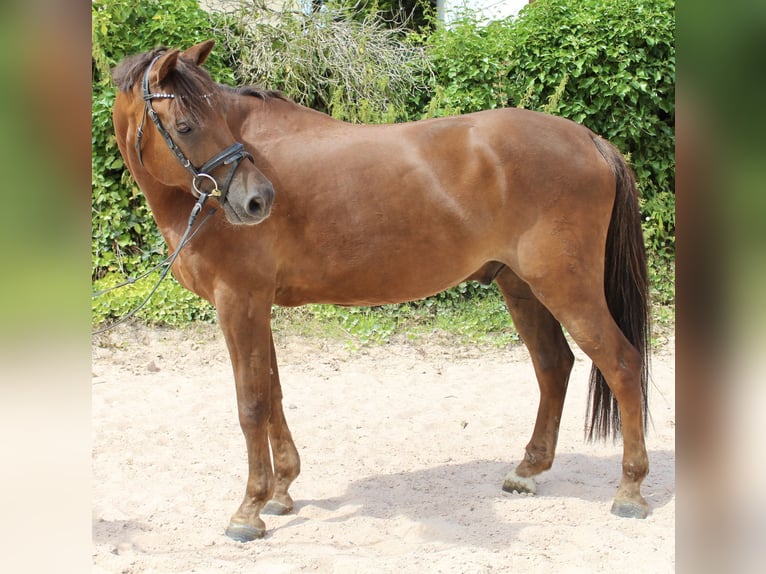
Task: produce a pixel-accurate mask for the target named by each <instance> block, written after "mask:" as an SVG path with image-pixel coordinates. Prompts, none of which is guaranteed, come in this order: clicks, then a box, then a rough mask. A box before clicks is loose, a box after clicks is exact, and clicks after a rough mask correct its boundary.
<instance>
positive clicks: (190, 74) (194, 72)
mask: <svg viewBox="0 0 766 574" xmlns="http://www.w3.org/2000/svg"><path fill="white" fill-rule="evenodd" d="M166 51H167V48H165V47H159V48H155V49H154V50H151V51H150V52H145V53H143V54H136V55H134V56H129V57H127V58H125V59H124V60H123V61H122V62H120V63H119V64H118V65H117V66H115V67H114V68H113V69H112V80H113V81H114V83H115V84H116V85H117V87H118V88H119V89H120V90H121V91H123V92H130V91H132V90H133V86H134V85H135V84H136V82H140V81H141V79H142V78H143V74H144V72H146V67H147V66H148V65H149V63H150V62H151V61H152V60H153V59H154V57H155V56H158V55H160V54H162V53H164V52H166ZM153 89H154V90H156V88H153ZM162 90H163V91H164V92H167V93H170V94H174V95H175V96H176V97H175V98H174V99H173V104H172V105H174V106H177V107H178V111H180V112H183V113H187V114H190V115H192V116H199V114H200V112H201V110H202V106H203V105H207V103H208V98H209V97H210V96H212V95H213V94H215V91H216V83H215V82H214V81H213V79H212V78H211V77H210V74H208V73H207V72H206V71H205V70H204V69H202V68H200V67H199V66H196V65H194V64H192V63H191V62H189V61H187V60H186V59H184V58H178V63H177V64H176V66H175V68H174V69H173V70H172V71H171V72H170V73H169V74H168V75H167V76H166V77H165V79H164V80H163V82H162Z"/></svg>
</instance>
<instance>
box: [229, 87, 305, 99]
mask: <svg viewBox="0 0 766 574" xmlns="http://www.w3.org/2000/svg"><path fill="white" fill-rule="evenodd" d="M218 87H219V88H221V89H222V90H224V91H225V92H229V93H230V94H235V95H238V96H252V97H254V98H260V99H261V100H264V101H268V100H271V99H277V100H283V101H285V102H290V101H292V100H290V98H288V97H287V96H286V95H284V94H283V93H282V92H280V91H279V90H267V89H264V88H261V87H260V86H252V85H250V86H237V87H236V88H233V87H231V86H227V85H225V84H218Z"/></svg>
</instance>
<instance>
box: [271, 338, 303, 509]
mask: <svg viewBox="0 0 766 574" xmlns="http://www.w3.org/2000/svg"><path fill="white" fill-rule="evenodd" d="M269 441H270V443H271V452H272V456H273V457H274V476H275V482H274V495H273V497H272V498H271V500H270V501H269V502H268V503H267V504H266V506H265V507H264V508H263V513H264V514H286V513H288V512H290V511H291V510H292V509H293V499H292V498H291V497H290V495H289V494H288V492H287V490H288V488H290V484H292V482H293V481H294V480H295V479H296V477H297V476H298V474H299V473H300V470H301V461H300V457H299V456H298V450H297V449H296V448H295V443H294V442H293V437H292V435H291V434H290V429H289V428H288V427H287V420H286V419H285V414H284V410H283V409H282V386H281V384H280V382H279V370H278V368H277V354H276V350H275V349H274V338H273V336H272V339H271V418H270V419H269Z"/></svg>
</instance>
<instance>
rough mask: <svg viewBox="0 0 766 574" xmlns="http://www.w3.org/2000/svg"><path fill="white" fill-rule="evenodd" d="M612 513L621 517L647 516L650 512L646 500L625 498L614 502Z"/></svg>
mask: <svg viewBox="0 0 766 574" xmlns="http://www.w3.org/2000/svg"><path fill="white" fill-rule="evenodd" d="M612 514H614V515H615V516H619V517H620V518H646V517H647V516H648V514H649V506H648V505H647V504H646V503H645V502H644V503H643V504H642V503H639V502H634V501H632V500H623V501H621V502H617V501H616V500H615V501H614V503H613V504H612Z"/></svg>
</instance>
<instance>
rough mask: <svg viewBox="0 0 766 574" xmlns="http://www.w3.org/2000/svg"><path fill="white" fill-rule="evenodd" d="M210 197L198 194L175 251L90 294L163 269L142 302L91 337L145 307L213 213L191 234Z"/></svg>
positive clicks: (96, 293)
mask: <svg viewBox="0 0 766 574" xmlns="http://www.w3.org/2000/svg"><path fill="white" fill-rule="evenodd" d="M208 197H210V194H208V193H200V195H199V198H198V199H197V203H195V204H194V207H193V208H192V210H191V214H190V215H189V222H188V223H187V224H186V231H184V234H183V236H181V240H180V241H179V242H178V247H177V248H176V250H175V251H174V252H173V253H171V254H170V255H168V256H167V257H166V258H165V259H163V260H162V261H160V262H159V263H158V264H157V265H155V266H154V267H152V268H151V269H149V270H148V271H145V272H144V273H142V274H141V275H139V276H138V277H132V278H130V279H128V280H127V281H125V282H123V283H120V284H119V285H114V286H113V287H109V288H107V289H102V290H101V291H96V292H95V293H93V294H92V298H95V297H99V296H101V295H104V294H106V293H109V292H110V291H114V290H115V289H120V288H122V287H125V286H127V285H132V284H133V283H136V282H137V281H140V280H141V279H144V278H146V277H148V276H149V275H151V274H152V273H153V272H154V271H156V270H157V269H159V268H161V267H164V269H163V270H162V273H161V274H160V278H159V279H158V280H157V283H156V284H155V285H154V287H152V290H151V291H149V294H148V295H147V296H146V297H145V298H144V300H143V301H141V303H140V304H139V305H138V306H137V307H136V308H135V309H133V310H132V311H131V312H130V313H128V314H127V315H125V316H124V317H122V318H120V319H118V320H117V321H115V322H114V323H111V324H109V325H107V326H105V327H101V328H100V329H97V330H96V331H93V332H92V333H91V335H100V334H101V333H104V332H106V331H109V330H111V329H114V328H115V327H116V326H117V325H121V324H122V323H124V322H125V321H127V320H128V319H130V318H131V317H133V316H134V315H135V314H136V313H138V312H139V311H140V310H141V309H143V308H144V306H146V304H147V303H148V302H149V299H151V298H152V295H154V293H155V292H156V291H157V289H158V288H159V286H160V284H161V283H162V281H163V280H164V279H165V277H167V275H168V273H169V272H170V268H171V267H172V266H173V263H174V262H175V260H176V258H177V257H178V254H179V253H181V249H183V248H184V247H185V246H186V245H188V244H189V242H190V241H191V240H192V239H194V236H195V235H197V232H198V231H199V230H200V229H202V226H203V225H205V223H206V222H207V220H208V219H210V217H211V216H212V215H213V214H214V213H215V211H216V210H215V208H212V209H211V210H210V211H208V213H207V215H205V217H204V219H202V221H200V224H199V225H198V226H197V228H196V229H194V231H193V232H192V228H193V227H194V222H195V221H196V219H197V216H198V215H199V214H200V212H201V211H202V207H203V206H204V205H205V201H207V198H208Z"/></svg>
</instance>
